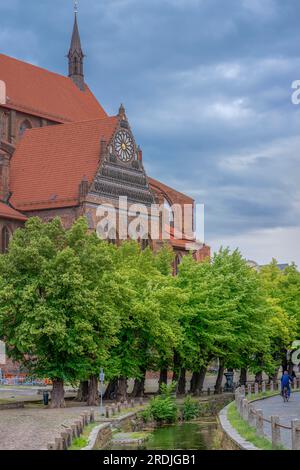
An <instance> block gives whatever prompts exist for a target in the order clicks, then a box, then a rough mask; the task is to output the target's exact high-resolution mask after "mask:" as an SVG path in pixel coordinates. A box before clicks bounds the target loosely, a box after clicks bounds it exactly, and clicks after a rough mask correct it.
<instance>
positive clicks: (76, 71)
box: [68, 1, 84, 91]
mask: <svg viewBox="0 0 300 470" xmlns="http://www.w3.org/2000/svg"><path fill="white" fill-rule="evenodd" d="M77 4H78V2H77V1H75V4H74V12H75V18H74V26H73V33H72V39H71V46H70V50H69V53H68V59H69V77H70V78H71V79H72V80H73V82H74V83H75V85H77V86H78V88H79V89H80V90H82V91H83V90H84V73H83V59H84V53H83V51H82V48H81V41H80V35H79V29H78V22H77V12H78V9H77Z"/></svg>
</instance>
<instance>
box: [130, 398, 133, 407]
mask: <svg viewBox="0 0 300 470" xmlns="http://www.w3.org/2000/svg"><path fill="white" fill-rule="evenodd" d="M130 407H131V408H134V400H133V399H131V400H130Z"/></svg>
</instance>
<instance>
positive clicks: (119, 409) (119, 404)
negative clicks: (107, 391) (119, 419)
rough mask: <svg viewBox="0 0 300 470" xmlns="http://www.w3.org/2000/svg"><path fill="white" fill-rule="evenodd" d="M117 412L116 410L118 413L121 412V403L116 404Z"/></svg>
mask: <svg viewBox="0 0 300 470" xmlns="http://www.w3.org/2000/svg"><path fill="white" fill-rule="evenodd" d="M117 410H118V413H120V411H121V403H120V402H119V403H117Z"/></svg>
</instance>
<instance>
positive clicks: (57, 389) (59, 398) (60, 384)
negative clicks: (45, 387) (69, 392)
mask: <svg viewBox="0 0 300 470" xmlns="http://www.w3.org/2000/svg"><path fill="white" fill-rule="evenodd" d="M65 406H66V404H65V391H64V381H63V380H61V379H53V380H52V392H51V408H65Z"/></svg>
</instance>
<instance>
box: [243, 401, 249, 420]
mask: <svg viewBox="0 0 300 470" xmlns="http://www.w3.org/2000/svg"><path fill="white" fill-rule="evenodd" d="M242 406H243V415H242V416H243V419H244V420H245V421H248V415H249V402H248V400H247V399H246V398H244V399H243V402H242Z"/></svg>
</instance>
